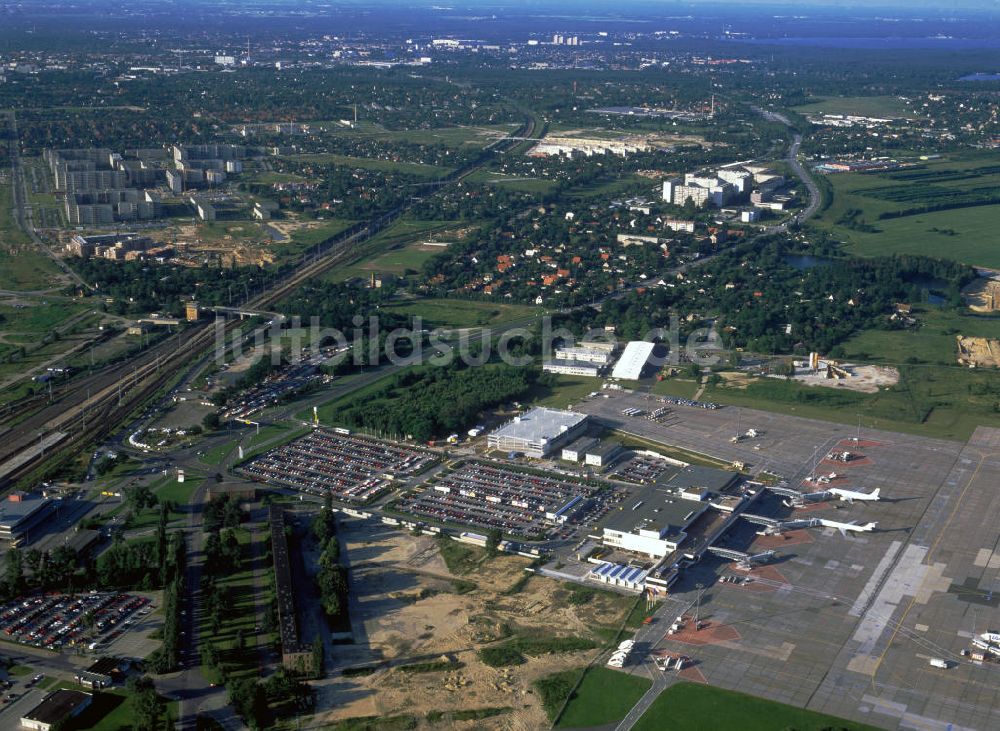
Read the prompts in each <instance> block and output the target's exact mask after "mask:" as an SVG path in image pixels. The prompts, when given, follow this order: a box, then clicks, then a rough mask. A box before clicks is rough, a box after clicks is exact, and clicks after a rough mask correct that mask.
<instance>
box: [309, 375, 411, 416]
mask: <svg viewBox="0 0 1000 731" xmlns="http://www.w3.org/2000/svg"><path fill="white" fill-rule="evenodd" d="M400 372H401V371H400ZM362 375H364V374H362V373H352V374H350V375H347V376H343V377H341V378H338V379H337V380H335V381H334V382H333V384H331V390H333V389H335V390H336V392H337V394H338V395H336V396H333V397H331V398H330V400H329V401H326V402H325V403H322V404H320V405H319V408H318V409H317V412H318V414H319V420H320V423H321V424H323V425H324V426H330V425H331V424H336V423H337V414H338V411H339V409H340V407H341V406H342V405H343V403H344V402H348V401H355V400H361V399H364V398H365V397H366V396H367V395H370V394H372V393H374V392H375V391H377V390H379V389H380V388H382V386H383V385H385V384H384V381H385V378H391V377H392V376H394V375H395V374H393V373H387V374H386V376H385V378H379V379H378V380H376V381H374V382H372V383H369V384H368V385H367V386H364V387H362V388H359V389H357V390H353V389H352V388H351V383H352V382H353V381H354V380H356V379H358V378H360V377H361V376H362ZM322 393H323V392H320V394H319V395H320V396H321V395H322ZM295 418H296V419H300V420H303V421H312V418H313V411H312V409H311V408H309V409H303V410H302V411H300V412H298V413H297V414H296V415H295Z"/></svg>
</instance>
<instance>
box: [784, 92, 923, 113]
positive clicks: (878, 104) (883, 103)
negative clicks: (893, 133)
mask: <svg viewBox="0 0 1000 731" xmlns="http://www.w3.org/2000/svg"><path fill="white" fill-rule="evenodd" d="M792 109H793V110H794V111H796V112H798V113H799V114H849V115H855V116H859V117H880V118H899V117H906V118H913V117H916V116H917V115H916V114H914V112H913V110H911V109H910V108H909V107H907V106H906V103H905V102H903V101H902V100H901V99H899V97H895V96H834V97H827V98H825V99H821V100H818V101H815V102H811V103H809V104H803V105H802V106H799V107H792Z"/></svg>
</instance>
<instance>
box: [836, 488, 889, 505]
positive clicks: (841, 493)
mask: <svg viewBox="0 0 1000 731" xmlns="http://www.w3.org/2000/svg"><path fill="white" fill-rule="evenodd" d="M881 489H882V488H878V489H876V490H875V491H874V492H857V491H856V490H845V489H844V488H842V487H831V488H830V489H829V490H827V492H832V493H833V494H834V495H836V496H837V497H838V498H840V499H841V500H846V501H847V502H849V503H853V502H854V501H855V500H861V501H868V500H874V501H878V500H879V499H880V498H879V496H878V494H879V491H880V490H881Z"/></svg>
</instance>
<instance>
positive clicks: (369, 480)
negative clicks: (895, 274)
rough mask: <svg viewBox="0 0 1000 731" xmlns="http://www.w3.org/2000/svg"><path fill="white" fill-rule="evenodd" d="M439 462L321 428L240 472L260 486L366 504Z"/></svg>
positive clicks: (421, 453)
mask: <svg viewBox="0 0 1000 731" xmlns="http://www.w3.org/2000/svg"><path fill="white" fill-rule="evenodd" d="M436 461H437V456H436V455H434V454H432V453H430V452H424V451H422V450H418V449H409V448H406V447H398V446H395V445H393V444H390V443H388V442H383V441H377V440H374V439H367V438H364V437H357V436H349V435H346V434H338V433H336V432H334V431H331V430H326V429H316V430H315V431H313V432H311V433H309V434H307V435H306V436H304V437H301V438H300V439H296V440H295V441H293V442H290V443H289V444H286V445H284V446H281V447H278V448H276V449H272V450H270V451H268V452H265V453H264V454H262V455H260V456H259V457H256V458H254V459H253V460H251V461H250V462H248V463H247V464H245V465H243V466H242V467H240V471H241V472H242V473H243V474H245V475H247V476H248V477H250V478H251V479H253V480H256V481H258V482H266V483H269V484H273V485H280V486H282V487H289V488H292V489H294V490H299V491H301V492H307V493H310V494H313V495H320V496H324V495H326V494H327V493H331V494H332V495H333V497H334V498H335V499H337V500H343V501H346V502H352V503H362V504H363V503H366V502H368V501H370V500H372V499H374V498H375V497H377V496H378V495H380V494H381V493H382V492H383V491H384V490H385V489H387V488H388V487H389V485H390V484H391V481H392V479H394V478H399V477H411V476H413V475H415V474H419V473H420V472H423V471H424V470H426V469H427V468H429V467H430V466H431V465H433V464H434V463H435V462H436Z"/></svg>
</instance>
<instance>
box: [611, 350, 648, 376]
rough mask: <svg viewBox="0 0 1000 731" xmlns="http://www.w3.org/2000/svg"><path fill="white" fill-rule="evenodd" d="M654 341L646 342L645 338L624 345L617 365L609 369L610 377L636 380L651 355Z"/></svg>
mask: <svg viewBox="0 0 1000 731" xmlns="http://www.w3.org/2000/svg"><path fill="white" fill-rule="evenodd" d="M655 347H656V344H655V343H647V342H646V341H645V340H633V341H632V342H630V343H629V344H628V345H626V346H625V351H624V352H623V353H622V357H621V358H619V359H618V363H617V365H615V367H614V370H612V371H611V377H612V378H620V379H622V380H625V381H637V380H639V377H640V376H641V375H642V369H643V368H645V367H646V364H647V363H648V362H649V358H650V356H652V355H653V349H654V348H655Z"/></svg>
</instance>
